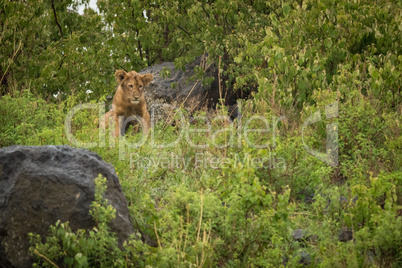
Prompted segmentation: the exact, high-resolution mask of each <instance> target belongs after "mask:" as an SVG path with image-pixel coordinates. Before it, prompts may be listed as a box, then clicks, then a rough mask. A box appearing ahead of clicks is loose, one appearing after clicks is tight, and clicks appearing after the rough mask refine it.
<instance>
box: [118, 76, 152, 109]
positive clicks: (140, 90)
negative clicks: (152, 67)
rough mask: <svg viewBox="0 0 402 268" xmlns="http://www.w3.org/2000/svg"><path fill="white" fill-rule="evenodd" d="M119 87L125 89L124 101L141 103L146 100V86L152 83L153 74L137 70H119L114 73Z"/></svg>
mask: <svg viewBox="0 0 402 268" xmlns="http://www.w3.org/2000/svg"><path fill="white" fill-rule="evenodd" d="M114 76H115V78H116V81H117V83H119V87H121V88H122V89H123V91H124V97H123V98H124V101H126V102H129V103H131V104H139V103H140V102H143V101H145V98H144V87H145V86H147V85H148V84H149V83H151V81H152V79H153V75H152V74H143V75H141V74H138V73H137V72H135V71H131V72H128V73H127V72H125V71H123V70H118V71H116V73H115V74H114Z"/></svg>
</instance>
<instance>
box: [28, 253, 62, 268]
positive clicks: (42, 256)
mask: <svg viewBox="0 0 402 268" xmlns="http://www.w3.org/2000/svg"><path fill="white" fill-rule="evenodd" d="M34 253H35V254H36V255H38V256H39V257H41V258H42V259H44V260H45V261H47V262H48V263H50V264H51V265H53V266H54V267H57V268H59V266H57V265H56V264H55V263H54V262H52V261H51V260H49V259H48V258H46V256H45V255H42V254H40V253H39V251H37V250H36V249H35V250H34Z"/></svg>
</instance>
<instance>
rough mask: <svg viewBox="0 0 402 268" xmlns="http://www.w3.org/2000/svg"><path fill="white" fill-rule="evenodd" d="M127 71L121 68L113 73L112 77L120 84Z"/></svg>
mask: <svg viewBox="0 0 402 268" xmlns="http://www.w3.org/2000/svg"><path fill="white" fill-rule="evenodd" d="M126 75H127V73H126V72H125V71H123V70H117V71H116V72H115V73H114V77H115V78H116V81H117V83H119V84H121V82H123V80H124V78H125V77H126Z"/></svg>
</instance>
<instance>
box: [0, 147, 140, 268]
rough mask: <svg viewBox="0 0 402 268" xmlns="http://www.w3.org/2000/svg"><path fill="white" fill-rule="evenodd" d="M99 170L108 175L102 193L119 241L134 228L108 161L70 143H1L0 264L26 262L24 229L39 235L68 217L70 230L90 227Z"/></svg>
mask: <svg viewBox="0 0 402 268" xmlns="http://www.w3.org/2000/svg"><path fill="white" fill-rule="evenodd" d="M99 174H101V175H102V176H104V177H106V178H107V190H106V192H105V194H104V197H105V198H106V199H108V202H109V204H111V205H112V206H113V207H114V208H115V209H116V219H115V220H113V221H112V222H111V224H110V227H111V230H112V231H113V232H115V233H116V235H117V237H118V239H119V242H120V243H121V242H123V241H124V240H126V239H128V237H129V235H130V234H132V233H133V232H134V228H133V226H132V222H131V219H130V214H129V211H128V208H127V201H126V199H125V196H124V193H123V192H122V189H121V185H120V183H119V179H118V178H117V176H116V173H115V170H114V168H113V166H112V165H110V164H109V163H106V162H104V161H103V160H102V158H101V157H100V156H98V155H97V154H95V153H93V152H91V151H89V150H86V149H77V148H73V147H70V146H51V145H50V146H11V147H6V148H1V149H0V266H7V265H8V266H14V267H30V266H31V264H32V257H31V256H29V254H28V249H29V246H30V244H29V238H28V233H36V234H39V235H41V236H42V237H44V236H46V235H47V234H48V230H49V226H50V225H54V224H55V223H56V221H58V220H60V221H61V222H66V221H69V222H70V227H71V228H72V230H73V231H75V230H77V229H92V228H93V227H94V226H95V223H94V222H93V220H92V217H91V216H90V215H89V210H90V205H91V203H92V201H93V200H94V193H95V184H94V178H96V177H97V176H98V175H99Z"/></svg>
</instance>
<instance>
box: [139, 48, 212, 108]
mask: <svg viewBox="0 0 402 268" xmlns="http://www.w3.org/2000/svg"><path fill="white" fill-rule="evenodd" d="M197 66H200V67H201V68H203V69H204V70H205V74H204V76H205V77H213V78H214V80H213V82H212V83H211V84H210V85H208V86H204V85H203V84H202V82H201V81H198V82H197V80H196V79H195V78H194V75H195V74H196V72H195V67H197ZM165 70H168V71H169V72H170V75H166V74H164V73H165ZM139 73H140V74H146V73H152V74H153V76H154V79H153V81H152V82H151V84H150V85H148V86H147V88H146V89H145V97H146V99H147V103H148V105H149V106H150V105H152V104H154V103H162V102H163V103H168V104H171V105H173V106H179V107H180V106H181V105H183V107H191V108H194V107H198V108H201V107H203V106H208V107H212V106H214V105H215V104H216V103H218V100H219V82H218V68H217V67H216V66H215V65H214V64H210V65H208V64H207V55H203V56H201V57H198V58H197V59H196V60H195V61H194V62H193V63H191V64H187V65H186V66H185V70H178V69H176V68H175V66H174V63H173V62H164V63H161V64H156V65H153V66H150V67H148V68H145V69H143V70H141V71H139ZM172 85H173V86H172Z"/></svg>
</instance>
